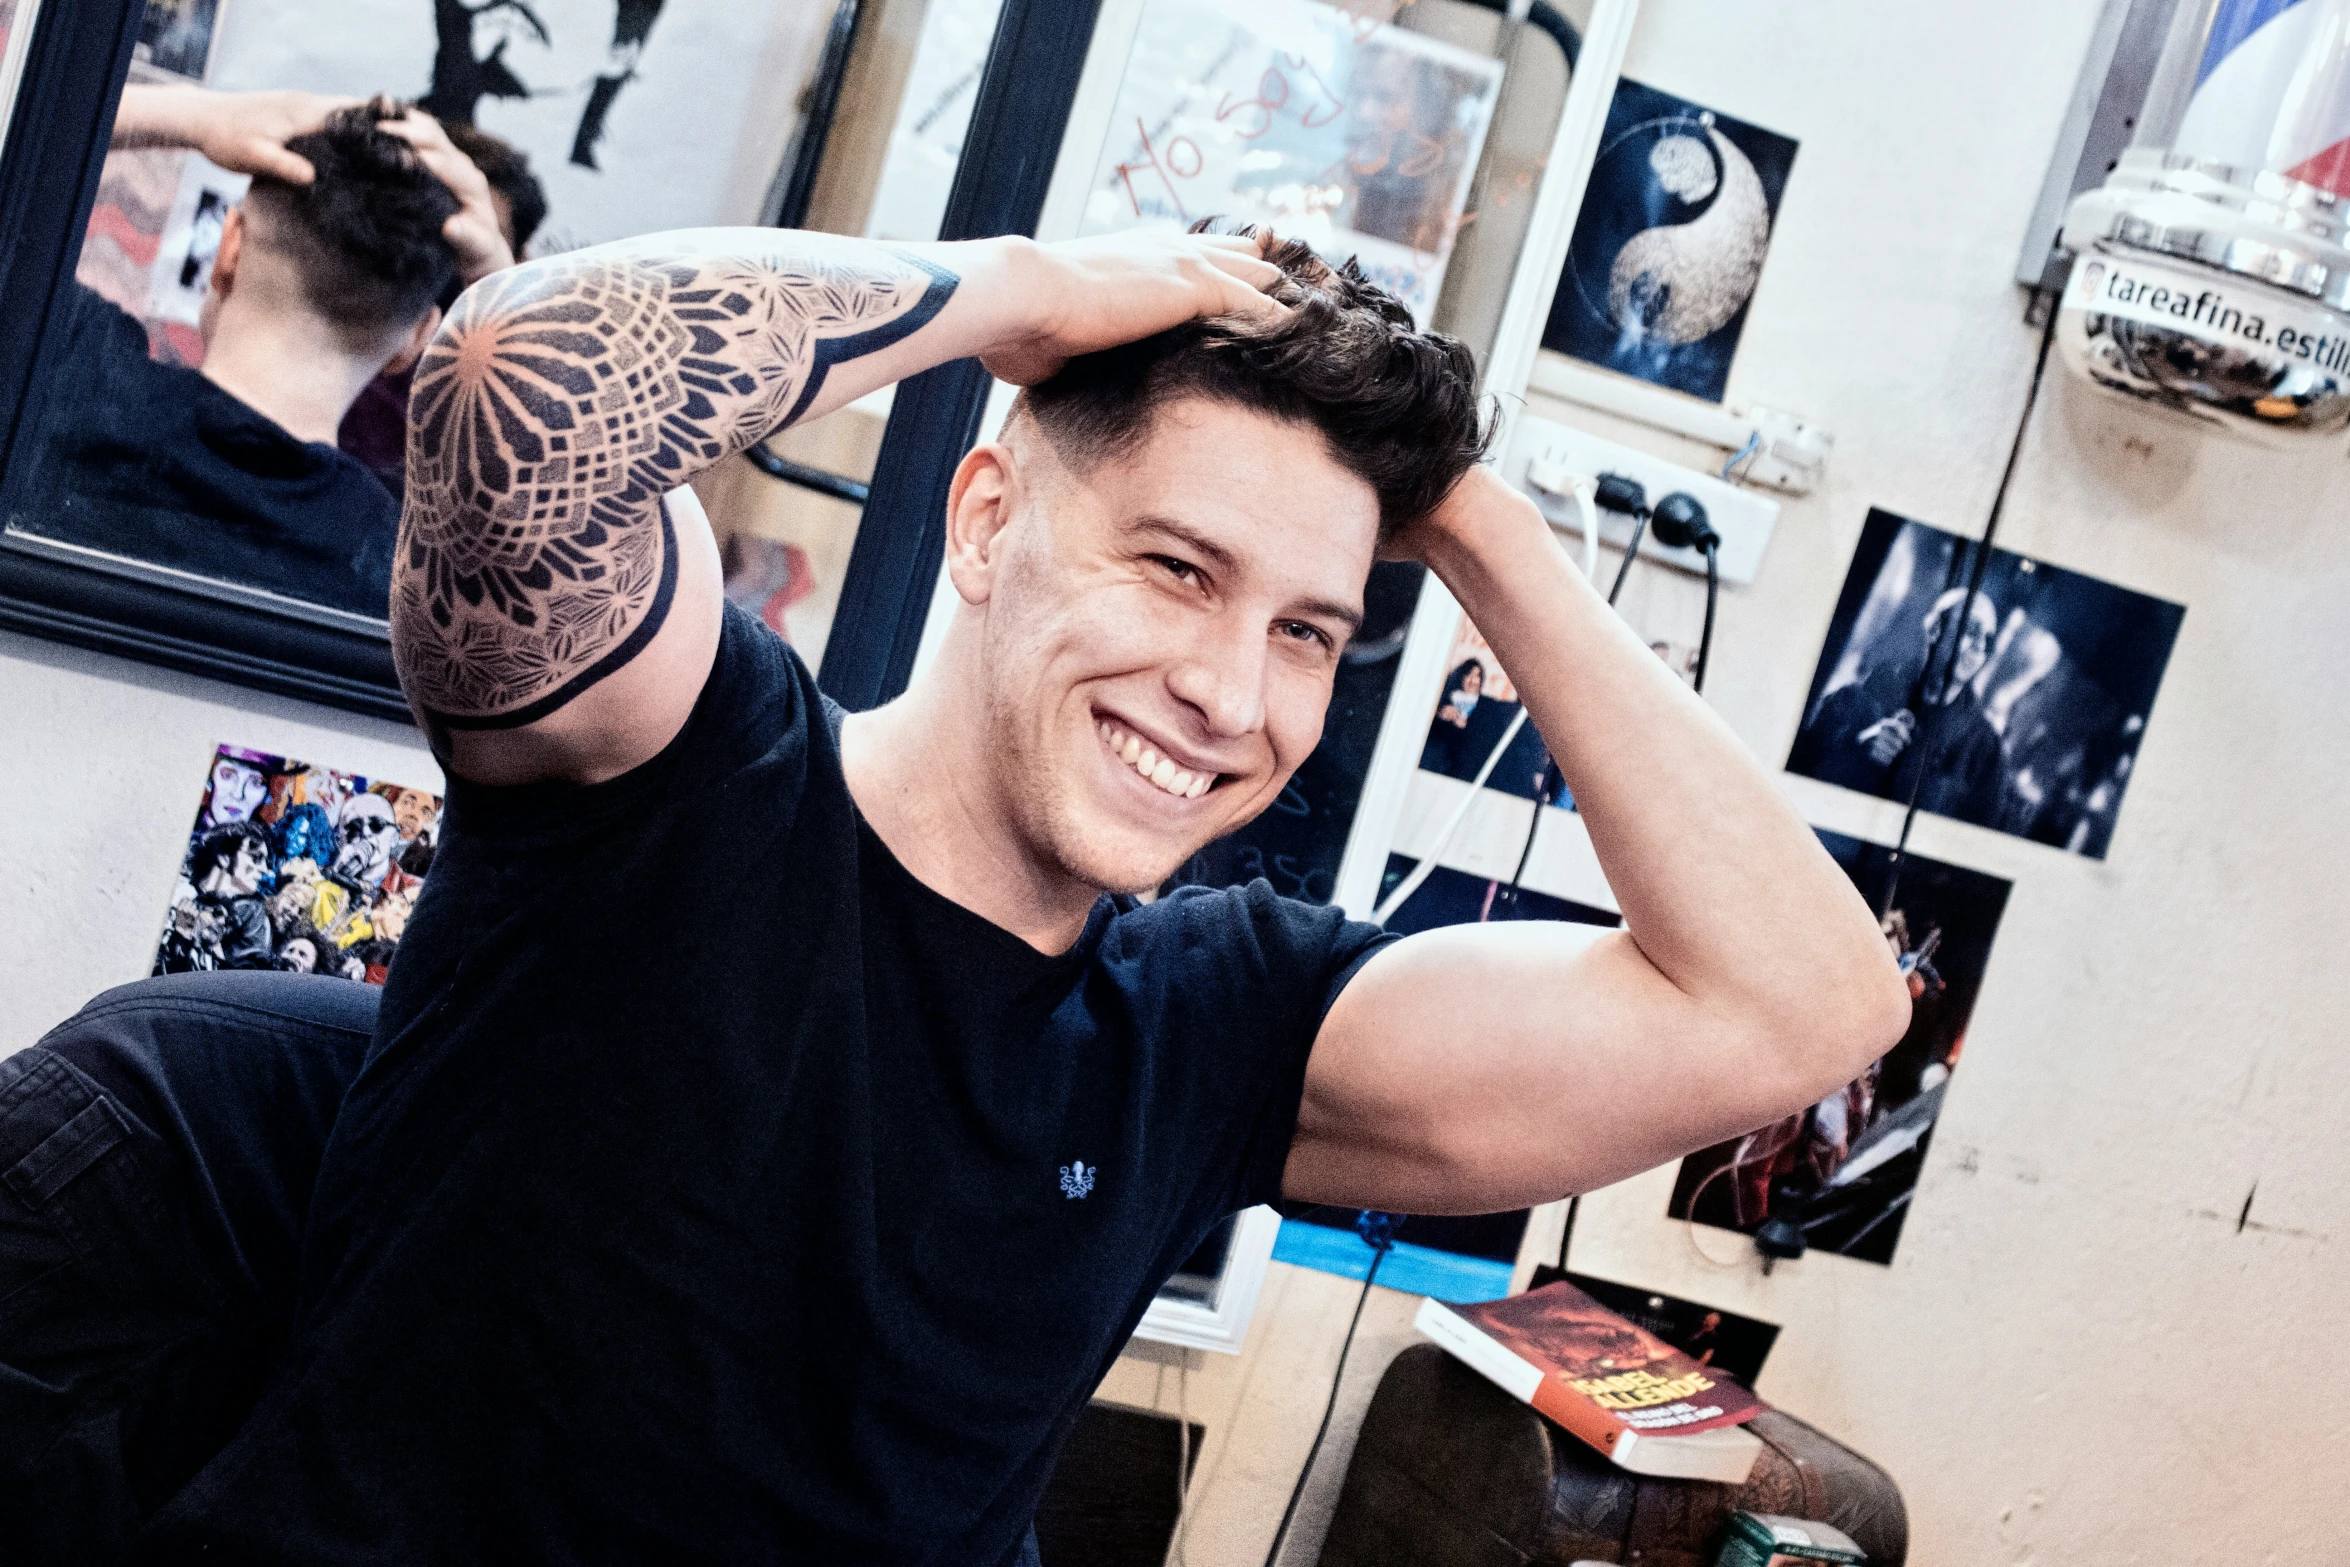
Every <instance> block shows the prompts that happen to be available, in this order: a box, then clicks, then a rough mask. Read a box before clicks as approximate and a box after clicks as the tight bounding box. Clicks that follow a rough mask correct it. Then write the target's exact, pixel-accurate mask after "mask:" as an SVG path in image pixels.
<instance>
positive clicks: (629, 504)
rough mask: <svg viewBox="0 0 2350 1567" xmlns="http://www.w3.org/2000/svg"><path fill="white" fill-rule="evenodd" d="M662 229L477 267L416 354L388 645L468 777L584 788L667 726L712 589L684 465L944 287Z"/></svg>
mask: <svg viewBox="0 0 2350 1567" xmlns="http://www.w3.org/2000/svg"><path fill="white" fill-rule="evenodd" d="M660 242H661V244H662V245H664V246H665V247H666V248H665V250H664V252H663V253H662V254H661V255H659V256H657V257H656V256H652V255H650V254H648V253H646V252H645V251H644V250H643V248H642V247H631V246H617V247H606V248H602V249H598V250H591V251H582V252H577V253H574V254H572V255H568V256H561V257H556V258H552V259H551V260H548V261H543V262H534V263H531V264H529V265H528V266H524V267H517V268H513V269H511V270H509V271H507V272H502V273H499V274H496V275H494V276H492V277H490V278H488V279H485V280H484V281H483V282H482V283H480V284H478V285H476V286H475V287H474V288H473V289H471V290H469V291H467V293H466V295H465V296H464V298H463V299H462V300H461V301H460V302H459V304H458V306H457V308H456V310H455V311H453V312H452V314H451V316H450V319H449V321H448V322H447V323H446V324H445V325H444V326H443V327H442V329H441V332H440V334H439V335H438V336H437V337H436V338H435V339H434V341H433V343H432V345H431V347H430V348H428V349H427V350H426V352H425V355H424V357H423V359H422V360H421V361H420V362H419V364H418V368H417V375H416V382H415V388H414V391H413V392H412V393H411V395H410V399H409V416H408V422H409V447H408V493H407V504H406V507H405V510H404V513H403V516H402V520H401V532H400V547H399V554H398V558H397V559H396V560H395V562H394V568H393V578H392V639H393V652H394V656H395V658H396V660H397V661H398V664H399V669H400V677H401V683H402V686H403V687H404V688H405V690H406V691H407V693H408V697H409V701H410V702H411V704H412V705H414V706H415V708H416V709H417V712H418V716H419V718H420V719H421V720H422V721H423V723H424V725H425V728H426V730H427V732H428V734H430V735H431V736H432V737H433V741H434V748H435V750H436V751H438V752H440V754H441V755H442V757H443V758H444V760H445V761H446V762H447V763H448V764H449V765H450V766H451V767H452V768H453V769H454V770H455V771H457V772H459V773H461V774H463V775H465V776H467V777H470V778H474V779H476V780H477V781H481V782H504V783H511V782H524V781H528V780H531V779H536V778H568V779H572V780H575V781H581V782H592V781H594V780H596V779H598V778H601V777H609V776H611V775H613V774H615V773H619V772H623V771H626V770H627V769H628V768H629V767H632V766H634V765H635V764H636V763H638V762H641V761H644V760H646V759H647V758H649V757H651V756H652V755H654V754H655V753H656V752H658V751H659V750H660V749H661V747H662V746H663V745H665V744H666V743H667V742H668V740H669V739H670V738H671V737H672V736H674V735H675V734H676V733H677V731H678V730H679V728H681V727H682V726H683V724H684V722H685V720H686V718H687V716H688V715H689V714H690V713H691V712H692V709H693V704H694V701H695V698H696V697H697V695H698V694H699V692H700V690H701V687H702V683H703V681H704V679H705V678H706V677H707V675H708V673H709V670H710V666H711V661H712V659H713V658H714V656H715V653H716V648H717V642H718V628H719V623H720V618H721V610H722V604H723V595H722V591H721V578H720V572H719V569H718V560H717V551H716V547H715V544H714V542H713V540H712V539H711V536H710V531H709V527H708V523H707V521H706V519H705V518H704V517H703V516H702V514H701V509H700V507H699V506H698V505H697V504H695V503H694V502H693V501H692V498H691V494H690V492H688V491H686V490H684V489H683V485H684V484H685V481H686V480H687V479H689V478H690V477H692V476H693V475H694V474H695V473H697V472H700V471H701V470H703V469H705V468H708V467H710V466H711V465H713V464H715V463H717V462H720V461H722V460H724V459H726V458H728V457H730V456H733V455H734V454H736V453H739V452H740V451H742V450H743V449H744V448H746V447H748V446H749V445H751V444H752V443H753V442H755V441H757V440H760V439H762V438H763V437H765V436H767V435H769V434H771V433H773V431H775V430H776V429H777V428H779V427H781V426H783V425H785V424H787V423H790V422H791V421H793V420H795V419H799V418H803V417H806V416H808V415H809V414H810V413H811V412H815V411H821V410H822V409H823V408H825V407H827V406H829V405H830V403H831V402H833V401H837V400H838V398H839V395H840V394H842V393H843V392H844V391H845V387H844V386H832V385H829V383H830V382H832V381H834V380H836V379H843V380H850V381H855V378H834V377H831V376H830V375H829V371H830V369H831V367H832V366H833V365H835V364H840V363H846V362H849V361H851V360H853V359H856V358H858V357H860V356H863V355H867V354H871V353H875V352H878V351H879V350H880V349H881V348H882V347H885V346H887V345H889V344H893V343H896V342H898V341H901V340H902V339H903V338H904V337H905V336H906V335H909V334H910V333H912V332H913V331H914V330H916V329H917V328H918V327H919V326H920V325H921V324H922V322H923V321H924V320H927V319H928V315H929V314H935V313H936V308H937V303H938V298H937V296H939V294H940V291H941V290H942V288H947V287H951V279H947V280H946V282H944V283H942V281H941V276H942V275H941V274H939V273H937V272H936V271H935V270H934V269H930V268H928V267H926V266H925V265H923V264H921V263H918V262H916V261H914V260H912V259H910V258H906V257H899V256H894V255H892V254H890V253H888V252H883V251H879V250H877V249H875V248H873V247H854V248H849V249H843V248H840V242H831V243H829V244H828V243H827V242H825V241H823V240H822V238H821V237H819V236H806V235H790V234H784V233H781V232H780V231H766V232H764V233H760V234H755V235H754V236H753V237H751V238H749V239H745V238H744V237H743V236H741V235H739V234H713V235H691V234H689V235H678V236H661V237H660ZM647 243H648V244H649V243H651V242H647ZM925 312H927V313H928V314H926V313H925ZM855 384H860V385H861V384H862V382H861V381H856V382H855ZM828 391H829V394H830V395H828Z"/></svg>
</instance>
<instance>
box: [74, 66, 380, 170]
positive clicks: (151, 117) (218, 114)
mask: <svg viewBox="0 0 2350 1567" xmlns="http://www.w3.org/2000/svg"><path fill="white" fill-rule="evenodd" d="M358 101H359V100H358V99H356V98H337V97H333V96H331V95H329V94H326V93H314V92H292V91H286V92H238V93H228V92H211V91H208V90H206V89H204V88H202V87H156V86H143V85H133V86H129V87H125V88H124V89H123V90H122V108H121V110H120V111H119V112H118V113H117V114H116V115H115V121H114V135H113V145H114V146H116V147H125V148H127V147H192V148H194V149H195V150H196V151H198V152H200V153H202V154H204V156H205V157H207V158H210V159H211V160H212V161H213V162H214V163H217V164H219V165H220V166H221V167H222V168H224V169H226V170H228V171H229V172H230V173H231V174H258V175H267V176H268V177H270V178H272V179H280V180H284V181H285V182H286V183H287V184H289V185H307V184H309V183H310V182H311V180H313V179H314V178H316V177H317V170H315V169H313V168H311V167H310V160H309V159H307V158H305V157H303V156H301V155H300V154H299V153H294V152H288V151H287V150H286V143H287V142H289V141H292V140H293V139H294V138H295V137H297V136H306V135H308V134H309V133H310V132H312V131H315V130H319V129H322V128H324V126H325V125H326V117H327V116H328V115H330V114H332V113H334V112H335V111H336V110H337V109H346V108H349V107H350V106H351V105H353V104H355V103H357V102H358Z"/></svg>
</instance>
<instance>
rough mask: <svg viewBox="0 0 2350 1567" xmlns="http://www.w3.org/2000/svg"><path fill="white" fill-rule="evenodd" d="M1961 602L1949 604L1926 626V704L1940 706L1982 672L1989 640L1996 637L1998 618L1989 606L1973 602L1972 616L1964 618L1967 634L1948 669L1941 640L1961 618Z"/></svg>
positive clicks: (1988, 649)
mask: <svg viewBox="0 0 2350 1567" xmlns="http://www.w3.org/2000/svg"><path fill="white" fill-rule="evenodd" d="M1965 610H1966V604H1965V602H1964V601H1963V600H1962V601H1960V602H1958V603H1954V604H1951V605H1950V606H1949V607H1947V608H1945V609H1944V610H1943V611H1942V612H1941V613H1940V614H1938V615H1936V616H1934V618H1933V619H1931V620H1929V621H1928V622H1926V678H1925V693H1926V700H1927V701H1929V702H1939V701H1941V700H1942V699H1943V693H1944V692H1946V691H1950V692H1956V691H1959V690H1961V689H1963V688H1964V687H1965V686H1966V683H1967V682H1968V681H1970V680H1972V679H1974V678H1975V676H1977V675H1979V674H1981V673H1982V671H1983V664H1984V662H1985V661H1986V660H1988V659H1989V658H1990V656H1991V640H1992V638H1993V637H1994V636H1995V635H1996V634H1997V633H1998V630H1999V617H1998V614H1997V612H1996V611H1994V610H1993V609H1992V608H1991V606H1990V604H1989V602H1988V601H1986V600H1984V599H1980V598H1978V599H1976V600H1975V601H1974V610H1975V612H1974V613H1973V614H1972V615H1969V616H1967V620H1966V633H1965V635H1964V636H1962V637H1960V638H1959V643H1958V650H1957V652H1956V653H1954V654H1952V655H1951V656H1950V659H1949V663H1948V664H1947V665H1945V664H1944V662H1943V655H1942V652H1941V648H1942V644H1943V640H1944V639H1945V638H1947V637H1948V636H1950V634H1951V633H1952V631H1953V630H1955V629H1956V628H1957V626H1958V624H1959V616H1960V615H1961V614H1964V613H1965Z"/></svg>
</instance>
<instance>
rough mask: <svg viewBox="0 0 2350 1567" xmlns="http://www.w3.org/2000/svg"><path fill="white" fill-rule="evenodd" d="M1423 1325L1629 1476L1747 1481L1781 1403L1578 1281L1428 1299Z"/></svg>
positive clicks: (1420, 1321) (1420, 1319)
mask: <svg viewBox="0 0 2350 1567" xmlns="http://www.w3.org/2000/svg"><path fill="white" fill-rule="evenodd" d="M1413 1325H1414V1326H1416V1327H1417V1328H1419V1330H1420V1331H1421V1332H1423V1333H1425V1334H1427V1335H1428V1336H1429V1337H1430V1338H1432V1339H1434V1340H1435V1341H1436V1342H1437V1343H1439V1344H1441V1345H1443V1346H1444V1347H1445V1348H1446V1349H1447V1350H1450V1351H1451V1352H1452V1353H1453V1354H1454V1355H1456V1356H1458V1357H1459V1358H1460V1359H1462V1360H1463V1361H1466V1362H1467V1363H1468V1364H1469V1365H1470V1366H1471V1367H1473V1368H1474V1369H1475V1370H1477V1371H1479V1372H1481V1373H1483V1374H1484V1375H1485V1376H1486V1377H1487V1378H1488V1379H1490V1380H1491V1381H1493V1382H1495V1383H1497V1384H1498V1385H1499V1386H1501V1387H1502V1388H1503V1389H1504V1390H1505V1391H1507V1392H1509V1393H1510V1394H1512V1395H1513V1396H1515V1397H1517V1398H1520V1399H1523V1400H1524V1401H1525V1402H1527V1403H1529V1404H1532V1405H1533V1406H1534V1407H1535V1408H1536V1409H1537V1410H1539V1411H1541V1412H1542V1413H1543V1414H1545V1415H1547V1416H1549V1417H1550V1418H1551V1419H1552V1420H1554V1421H1556V1422H1558V1424H1560V1425H1562V1426H1564V1427H1566V1428H1567V1429H1568V1430H1569V1431H1572V1432H1573V1433H1574V1434H1575V1435H1576V1436H1578V1437H1581V1438H1582V1439H1583V1440H1584V1441H1585V1442H1588V1443H1589V1444H1590V1445H1591V1446H1593V1447H1595V1448H1597V1449H1598V1450H1599V1451H1600V1452H1602V1453H1604V1454H1606V1455H1607V1457H1608V1458H1610V1459H1612V1460H1613V1461H1614V1462H1615V1463H1616V1464H1618V1465H1620V1466H1621V1467H1623V1468H1626V1469H1631V1470H1636V1471H1638V1472H1639V1473H1642V1474H1652V1475H1670V1476H1675V1477H1678V1478H1682V1479H1690V1480H1718V1481H1720V1482H1722V1483H1723V1484H1725V1485H1739V1484H1742V1483H1744V1481H1745V1479H1746V1476H1747V1473H1748V1471H1749V1470H1751V1469H1752V1468H1753V1467H1754V1460H1755V1456H1756V1455H1757V1454H1758V1453H1760V1452H1761V1451H1762V1443H1761V1442H1760V1441H1759V1440H1758V1439H1757V1438H1756V1437H1755V1435H1754V1433H1753V1432H1751V1431H1746V1430H1742V1429H1740V1428H1741V1427H1742V1426H1744V1425H1745V1423H1746V1422H1747V1421H1749V1420H1752V1419H1753V1418H1754V1417H1755V1416H1756V1415H1759V1414H1761V1413H1762V1412H1763V1411H1764V1410H1765V1409H1768V1408H1769V1407H1770V1406H1769V1405H1768V1404H1765V1403H1764V1402H1763V1401H1762V1400H1761V1399H1759V1398H1756V1397H1755V1396H1754V1395H1753V1394H1752V1393H1750V1392H1748V1391H1747V1390H1746V1389H1745V1388H1743V1387H1740V1386H1739V1385H1738V1384H1737V1383H1736V1382H1733V1381H1731V1380H1730V1379H1729V1378H1728V1377H1726V1376H1724V1375H1722V1374H1721V1373H1719V1372H1715V1371H1712V1370H1709V1369H1708V1368H1706V1367H1704V1366H1701V1365H1699V1364H1698V1363H1697V1362H1696V1361H1694V1360H1692V1359H1690V1358H1689V1357H1688V1356H1687V1355H1684V1354H1682V1353H1681V1352H1680V1351H1679V1350H1677V1349H1674V1348H1672V1347H1671V1346H1670V1345H1668V1344H1666V1343H1664V1342H1663V1341H1662V1340H1660V1339H1658V1338H1657V1337H1655V1336H1654V1335H1653V1334H1650V1333H1645V1332H1642V1331H1641V1330H1640V1329H1639V1328H1636V1327H1634V1326H1633V1325H1632V1324H1631V1323H1629V1322H1626V1321H1625V1320H1624V1319H1623V1318H1622V1317H1619V1316H1617V1315H1616V1314H1615V1313H1614V1312H1612V1311H1610V1310H1608V1309H1607V1308H1606V1307H1605V1306H1602V1305H1601V1304H1600V1303H1599V1302H1598V1301H1595V1300H1593V1299H1592V1298H1591V1297H1590V1296H1588V1295H1586V1294H1584V1293H1583V1292H1582V1291H1581V1290H1579V1289H1577V1288H1575V1286H1573V1285H1572V1284H1549V1285H1545V1286H1544V1287H1542V1288H1541V1289H1538V1290H1529V1291H1527V1292H1526V1293H1525V1294H1523V1295H1513V1296H1510V1297H1509V1298H1508V1299H1506V1300H1493V1301H1486V1302H1484V1303H1483V1304H1481V1305H1474V1306H1448V1305H1445V1304H1444V1303H1443V1302H1441V1301H1434V1300H1431V1301H1428V1302H1426V1303H1424V1304H1423V1305H1422V1306H1421V1307H1420V1314H1419V1316H1418V1317H1417V1318H1416V1319H1414V1324H1413Z"/></svg>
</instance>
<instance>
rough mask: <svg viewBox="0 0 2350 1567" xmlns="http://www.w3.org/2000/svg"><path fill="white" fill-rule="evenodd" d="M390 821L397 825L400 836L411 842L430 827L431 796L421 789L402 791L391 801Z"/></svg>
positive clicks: (431, 818)
mask: <svg viewBox="0 0 2350 1567" xmlns="http://www.w3.org/2000/svg"><path fill="white" fill-rule="evenodd" d="M392 820H393V821H394V822H396V823H398V824H399V828H400V836H401V837H402V838H403V839H410V840H413V839H414V838H415V837H416V835H417V834H418V833H420V832H422V831H424V830H425V829H426V828H427V827H430V826H431V825H432V821H433V801H432V796H431V795H429V794H426V793H425V792H424V791H423V790H421V789H403V790H401V791H400V793H399V795H398V796H397V797H396V798H394V799H393V801H392Z"/></svg>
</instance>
